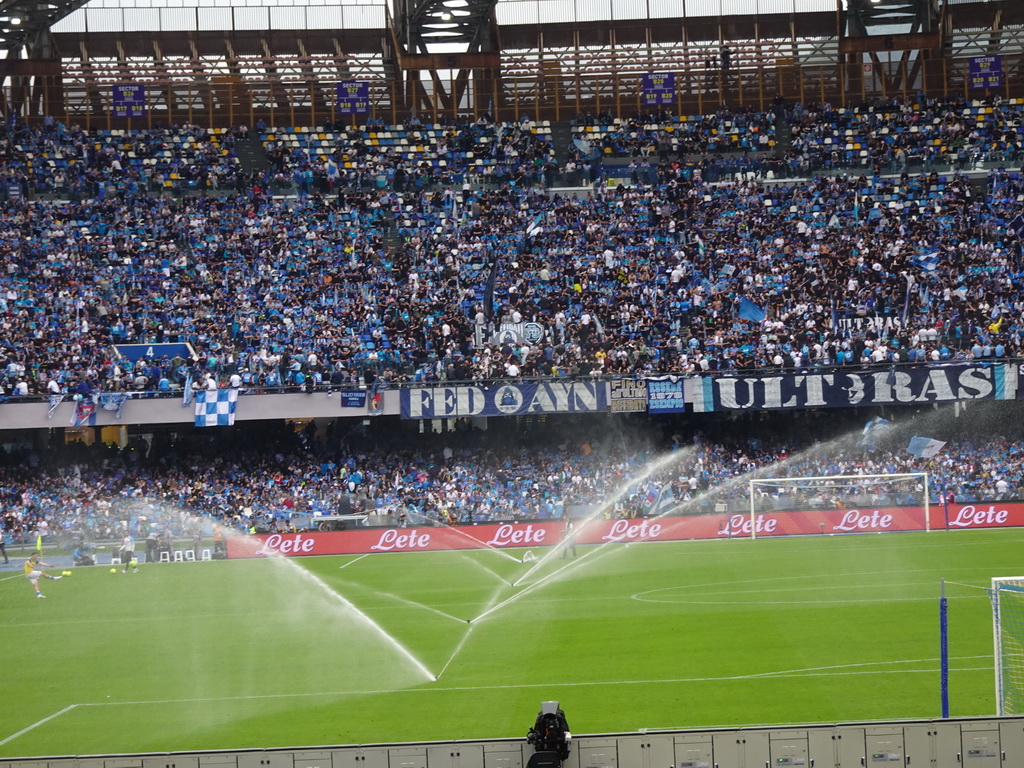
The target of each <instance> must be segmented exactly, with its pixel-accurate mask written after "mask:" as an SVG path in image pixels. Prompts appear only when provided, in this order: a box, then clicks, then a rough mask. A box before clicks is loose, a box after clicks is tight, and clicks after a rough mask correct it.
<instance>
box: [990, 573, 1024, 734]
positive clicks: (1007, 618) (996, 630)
mask: <svg viewBox="0 0 1024 768" xmlns="http://www.w3.org/2000/svg"><path fill="white" fill-rule="evenodd" d="M989 598H990V599H991V600H992V637H993V639H994V642H995V662H996V707H997V714H1000V715H1020V714H1024V576H1014V577H1004V578H995V579H992V589H991V590H989Z"/></svg>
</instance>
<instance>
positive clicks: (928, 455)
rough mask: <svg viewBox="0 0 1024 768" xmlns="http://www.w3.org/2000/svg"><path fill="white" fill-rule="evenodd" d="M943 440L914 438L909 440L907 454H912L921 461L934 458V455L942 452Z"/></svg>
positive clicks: (915, 436)
mask: <svg viewBox="0 0 1024 768" xmlns="http://www.w3.org/2000/svg"><path fill="white" fill-rule="evenodd" d="M945 444H946V443H945V441H944V440H935V439H933V438H931V437H918V436H917V435H914V437H912V438H910V444H909V445H908V446H907V452H908V453H912V454H913V455H914V456H917V457H918V458H921V459H932V458H935V456H936V454H938V452H939V451H941V450H942V447H943V446H944V445H945Z"/></svg>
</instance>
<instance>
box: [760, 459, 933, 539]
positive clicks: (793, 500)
mask: <svg viewBox="0 0 1024 768" xmlns="http://www.w3.org/2000/svg"><path fill="white" fill-rule="evenodd" d="M749 500H750V525H751V538H756V536H757V533H756V531H757V526H756V524H755V523H756V520H757V514H758V512H759V511H760V512H763V511H766V510H768V511H785V510H787V509H791V510H808V509H837V508H840V507H848V508H853V507H865V506H874V507H878V508H881V507H921V508H922V509H923V510H924V526H925V530H926V531H930V530H931V515H930V507H929V505H930V503H931V499H930V488H929V486H928V473H927V472H903V473H891V474H874V475H819V476H814V477H752V478H751V479H750V487H749Z"/></svg>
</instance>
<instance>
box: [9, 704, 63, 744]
mask: <svg viewBox="0 0 1024 768" xmlns="http://www.w3.org/2000/svg"><path fill="white" fill-rule="evenodd" d="M77 706H78V704H69V705H68V706H66V707H64V709H62V710H60V712H54V713H53V714H52V715H50V716H49V717H44V718H43V719H42V720H40V721H38V722H35V723H32V725H29V726H27V727H25V728H22V729H21V730H20V731H18V732H17V733H12V734H11V735H10V736H8V737H7V738H6V739H0V747H2V746H3V745H4V744H7V743H8V742H10V741H14V740H15V739H17V738H18V737H20V736H24V735H25V734H26V733H28V732H29V731H31V730H34V729H35V728H38V727H39V726H40V725H43V724H45V723H48V722H50V721H51V720H55V719H56V718H58V717H60V716H61V715H63V714H65V713H67V712H70V711H71V710H72V709H74V708H75V707H77Z"/></svg>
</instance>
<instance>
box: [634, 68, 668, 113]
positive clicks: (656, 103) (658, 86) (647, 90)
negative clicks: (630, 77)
mask: <svg viewBox="0 0 1024 768" xmlns="http://www.w3.org/2000/svg"><path fill="white" fill-rule="evenodd" d="M640 93H641V94H642V96H643V103H644V106H647V107H660V106H666V105H670V104H675V103H676V75H675V72H648V73H647V74H646V75H644V76H643V78H641V80H640Z"/></svg>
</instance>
